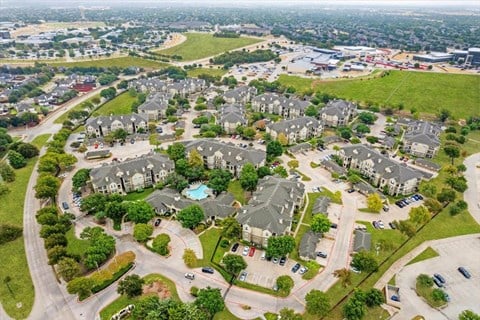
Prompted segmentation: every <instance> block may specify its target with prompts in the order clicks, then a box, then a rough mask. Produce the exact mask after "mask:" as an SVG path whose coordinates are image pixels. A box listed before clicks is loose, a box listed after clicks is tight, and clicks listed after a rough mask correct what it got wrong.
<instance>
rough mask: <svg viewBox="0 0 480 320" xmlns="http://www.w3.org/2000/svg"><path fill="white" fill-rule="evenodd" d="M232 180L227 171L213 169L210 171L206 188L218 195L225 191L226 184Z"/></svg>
mask: <svg viewBox="0 0 480 320" xmlns="http://www.w3.org/2000/svg"><path fill="white" fill-rule="evenodd" d="M232 178H233V176H232V174H231V173H230V171H228V170H222V169H213V170H212V171H210V174H209V180H208V184H207V186H208V187H209V188H211V189H212V190H213V191H215V192H216V193H217V194H219V193H221V192H223V191H227V189H228V184H229V183H230V180H231V179H232Z"/></svg>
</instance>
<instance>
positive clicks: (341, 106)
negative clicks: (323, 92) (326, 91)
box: [320, 100, 356, 118]
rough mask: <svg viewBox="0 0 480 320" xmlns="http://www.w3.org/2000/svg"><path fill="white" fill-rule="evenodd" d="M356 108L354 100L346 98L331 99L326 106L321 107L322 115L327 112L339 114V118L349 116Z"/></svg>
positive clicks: (332, 114) (327, 113)
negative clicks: (350, 100)
mask: <svg viewBox="0 0 480 320" xmlns="http://www.w3.org/2000/svg"><path fill="white" fill-rule="evenodd" d="M355 109H356V105H355V104H354V103H353V102H349V101H345V100H331V101H329V102H328V103H327V104H326V105H325V107H323V108H322V109H320V115H321V114H326V115H330V116H335V115H336V116H338V117H339V118H342V117H345V116H347V115H348V114H349V113H350V112H351V111H352V110H355Z"/></svg>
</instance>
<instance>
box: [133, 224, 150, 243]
mask: <svg viewBox="0 0 480 320" xmlns="http://www.w3.org/2000/svg"><path fill="white" fill-rule="evenodd" d="M152 233H153V226H152V225H151V224H146V223H137V224H135V227H133V237H134V238H135V240H137V241H138V242H147V240H148V239H150V236H151V235H152Z"/></svg>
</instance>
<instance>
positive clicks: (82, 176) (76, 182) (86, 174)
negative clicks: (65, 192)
mask: <svg viewBox="0 0 480 320" xmlns="http://www.w3.org/2000/svg"><path fill="white" fill-rule="evenodd" d="M88 180H90V169H85V168H84V169H80V170H78V171H77V172H75V174H74V175H73V177H72V191H74V192H78V191H80V190H81V189H82V188H83V187H85V186H86V185H87V181H88Z"/></svg>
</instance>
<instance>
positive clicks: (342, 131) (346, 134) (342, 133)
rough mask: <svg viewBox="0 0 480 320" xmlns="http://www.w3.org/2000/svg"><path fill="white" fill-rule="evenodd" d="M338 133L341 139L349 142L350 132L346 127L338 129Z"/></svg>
mask: <svg viewBox="0 0 480 320" xmlns="http://www.w3.org/2000/svg"><path fill="white" fill-rule="evenodd" d="M339 132H340V136H341V137H342V138H343V139H346V140H349V139H350V138H351V137H352V130H350V128H348V127H344V128H340V129H339Z"/></svg>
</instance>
